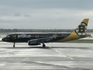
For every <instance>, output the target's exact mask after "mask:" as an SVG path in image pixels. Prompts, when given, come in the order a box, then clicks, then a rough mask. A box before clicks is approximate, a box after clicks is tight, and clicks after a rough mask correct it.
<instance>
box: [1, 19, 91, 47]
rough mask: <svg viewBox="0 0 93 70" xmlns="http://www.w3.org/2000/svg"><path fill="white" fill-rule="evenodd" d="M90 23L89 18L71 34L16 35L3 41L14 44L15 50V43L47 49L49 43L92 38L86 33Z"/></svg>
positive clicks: (10, 35)
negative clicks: (40, 46)
mask: <svg viewBox="0 0 93 70" xmlns="http://www.w3.org/2000/svg"><path fill="white" fill-rule="evenodd" d="M88 21H89V19H88V18H86V19H84V20H83V21H82V22H81V23H80V25H79V26H78V27H77V28H76V29H75V30H74V31H72V32H71V33H26V34H22V33H18V34H16V33H15V34H9V35H7V36H6V37H4V38H3V39H2V41H5V42H12V43H13V47H14V48H15V43H17V42H27V43H28V45H31V46H32V45H40V44H42V47H46V45H45V43H49V42H66V41H71V40H76V39H80V38H84V37H87V36H91V35H90V34H87V33H86V29H87V25H88ZM73 25H74V24H73Z"/></svg>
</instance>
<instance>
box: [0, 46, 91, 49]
mask: <svg viewBox="0 0 93 70" xmlns="http://www.w3.org/2000/svg"><path fill="white" fill-rule="evenodd" d="M0 48H6V49H33V48H34V49H37V48H38V49H51V48H55V49H56V48H63V49H91V48H89V47H49V46H46V47H45V48H43V47H41V46H36V47H15V48H13V47H0Z"/></svg>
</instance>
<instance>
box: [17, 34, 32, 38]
mask: <svg viewBox="0 0 93 70" xmlns="http://www.w3.org/2000/svg"><path fill="white" fill-rule="evenodd" d="M17 37H18V38H31V35H27V34H20V35H18V36H17Z"/></svg>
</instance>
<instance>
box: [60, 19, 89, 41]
mask: <svg viewBox="0 0 93 70" xmlns="http://www.w3.org/2000/svg"><path fill="white" fill-rule="evenodd" d="M88 21H89V19H88V18H86V19H84V20H83V21H82V22H81V23H80V25H79V26H78V27H77V28H76V29H75V30H74V31H72V33H71V34H70V35H69V36H68V37H66V38H64V39H62V40H60V41H61V42H64V41H71V40H76V39H79V38H84V37H87V36H90V34H86V29H87V26H88Z"/></svg>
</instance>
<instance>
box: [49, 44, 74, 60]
mask: <svg viewBox="0 0 93 70" xmlns="http://www.w3.org/2000/svg"><path fill="white" fill-rule="evenodd" d="M48 47H49V48H51V49H52V50H54V51H55V52H57V53H58V54H60V55H65V56H66V57H68V58H70V59H71V60H73V58H72V57H70V56H69V55H67V54H63V53H61V52H60V51H58V50H55V49H53V48H52V47H51V46H48Z"/></svg>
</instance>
